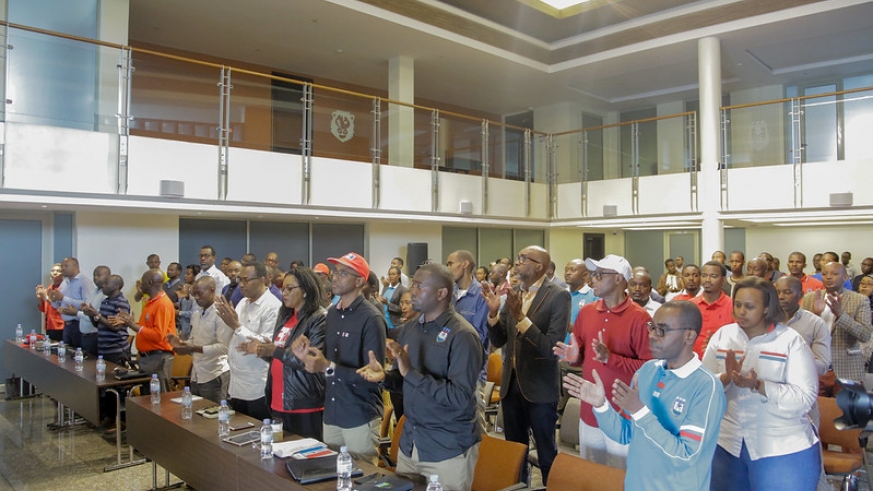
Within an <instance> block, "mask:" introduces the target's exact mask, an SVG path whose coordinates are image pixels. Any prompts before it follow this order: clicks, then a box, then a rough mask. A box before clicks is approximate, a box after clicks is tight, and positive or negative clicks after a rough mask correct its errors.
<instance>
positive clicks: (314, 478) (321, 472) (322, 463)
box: [285, 456, 364, 484]
mask: <svg viewBox="0 0 873 491" xmlns="http://www.w3.org/2000/svg"><path fill="white" fill-rule="evenodd" d="M285 468H286V469H288V472H289V473H290V474H291V477H293V478H294V479H295V480H296V481H299V482H300V484H312V483H315V482H321V481H329V480H331V479H336V456H329V457H318V458H315V459H306V460H296V459H291V460H289V461H288V462H285ZM363 475H364V471H362V470H361V469H360V468H359V467H355V468H354V469H352V477H358V476H363Z"/></svg>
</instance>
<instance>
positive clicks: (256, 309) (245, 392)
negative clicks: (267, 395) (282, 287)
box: [227, 289, 282, 401]
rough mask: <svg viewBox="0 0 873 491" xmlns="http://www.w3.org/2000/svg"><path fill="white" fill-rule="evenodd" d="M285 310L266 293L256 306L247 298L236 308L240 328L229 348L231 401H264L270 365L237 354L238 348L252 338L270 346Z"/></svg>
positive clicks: (250, 356)
mask: <svg viewBox="0 0 873 491" xmlns="http://www.w3.org/2000/svg"><path fill="white" fill-rule="evenodd" d="M281 306H282V302H280V301H279V299H278V298H276V296H275V295H273V293H272V292H271V291H270V290H266V289H265V290H264V293H263V294H262V295H261V296H260V298H258V299H257V300H255V301H254V302H252V301H250V300H249V299H248V298H244V299H242V301H240V303H239V304H238V305H237V306H236V313H237V315H238V316H239V323H240V327H238V328H237V329H236V331H234V332H233V336H232V338H231V340H230V345H229V346H228V347H227V358H228V362H229V363H230V385H229V387H228V393H229V394H230V396H231V397H233V398H235V399H242V400H246V401H254V400H256V399H259V398H261V397H264V387H265V385H266V384H267V371H268V370H269V369H270V364H269V363H267V362H266V361H264V360H263V359H261V358H259V357H258V356H256V355H249V354H246V353H242V352H240V351H237V349H236V348H237V346H239V344H240V343H245V342H247V341H249V338H250V337H251V338H257V339H259V340H260V341H262V342H265V343H266V342H269V341H270V340H271V339H272V337H273V330H274V329H275V327H276V318H277V317H278V315H279V307H281ZM228 329H229V328H228Z"/></svg>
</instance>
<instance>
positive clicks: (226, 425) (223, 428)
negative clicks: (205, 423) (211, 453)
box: [218, 399, 230, 438]
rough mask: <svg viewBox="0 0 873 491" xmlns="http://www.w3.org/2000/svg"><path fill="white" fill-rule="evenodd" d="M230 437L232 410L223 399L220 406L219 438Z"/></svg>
mask: <svg viewBox="0 0 873 491" xmlns="http://www.w3.org/2000/svg"><path fill="white" fill-rule="evenodd" d="M228 435H230V408H229V407H227V401H226V400H224V399H222V400H221V405H220V406H218V436H219V437H222V438H224V437H226V436H228Z"/></svg>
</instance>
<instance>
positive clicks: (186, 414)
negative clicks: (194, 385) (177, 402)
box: [182, 387, 194, 419]
mask: <svg viewBox="0 0 873 491" xmlns="http://www.w3.org/2000/svg"><path fill="white" fill-rule="evenodd" d="M193 402H194V401H192V400H191V387H185V392H183V393H182V419H191V417H192V416H194V411H193V410H192V409H191V404H193Z"/></svg>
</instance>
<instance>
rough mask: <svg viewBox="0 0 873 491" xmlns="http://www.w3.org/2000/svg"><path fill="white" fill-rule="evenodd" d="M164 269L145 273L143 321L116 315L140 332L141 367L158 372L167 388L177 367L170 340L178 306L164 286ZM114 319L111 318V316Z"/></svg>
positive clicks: (137, 339) (138, 342)
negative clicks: (174, 305) (145, 297)
mask: <svg viewBox="0 0 873 491" xmlns="http://www.w3.org/2000/svg"><path fill="white" fill-rule="evenodd" d="M163 284H164V273H163V272H162V271H161V270H159V269H150V270H148V271H146V272H145V273H143V275H142V291H143V293H144V294H146V295H148V301H147V302H146V304H145V306H144V307H143V309H142V314H140V316H139V322H138V323H137V322H134V321H133V317H131V315H130V314H128V313H126V312H119V313H118V315H117V316H116V318H117V319H118V320H119V321H121V322H122V323H124V324H125V325H126V326H127V327H129V328H130V329H132V330H133V331H134V332H136V350H137V351H138V352H139V368H140V370H142V371H143V372H145V373H148V374H152V373H156V374H158V379H160V380H161V385H162V386H163V390H168V389H169V388H170V385H169V384H170V374H171V371H172V368H173V347H172V346H170V343H169V342H167V335H168V334H176V309H175V308H174V307H173V302H172V301H170V299H169V297H167V293H166V292H165V291H164V289H163ZM110 320H111V318H110Z"/></svg>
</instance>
